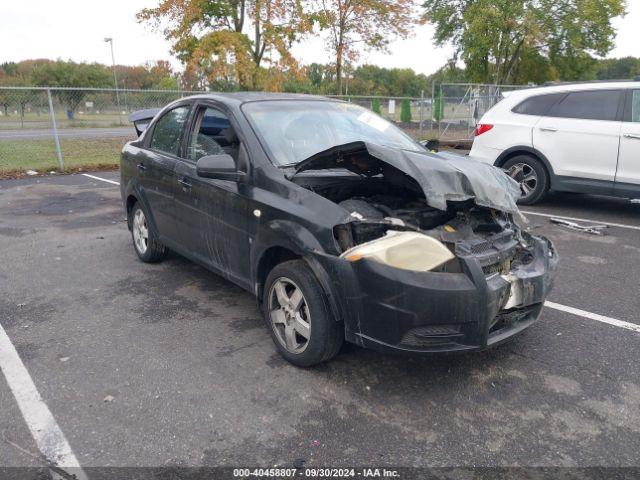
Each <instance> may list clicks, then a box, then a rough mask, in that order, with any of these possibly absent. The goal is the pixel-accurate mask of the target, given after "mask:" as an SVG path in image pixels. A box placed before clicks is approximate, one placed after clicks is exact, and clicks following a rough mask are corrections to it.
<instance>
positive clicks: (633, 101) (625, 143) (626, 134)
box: [615, 89, 640, 197]
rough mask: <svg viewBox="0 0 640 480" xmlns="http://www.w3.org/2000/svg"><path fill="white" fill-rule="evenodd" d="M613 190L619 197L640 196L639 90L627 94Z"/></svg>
mask: <svg viewBox="0 0 640 480" xmlns="http://www.w3.org/2000/svg"><path fill="white" fill-rule="evenodd" d="M615 189H616V193H617V194H619V195H628V196H632V197H635V196H640V89H634V90H629V91H628V92H627V96H626V101H625V114H624V119H623V122H622V128H621V136H620V155H619V158H618V171H617V172H616V186H615Z"/></svg>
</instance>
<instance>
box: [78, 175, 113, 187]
mask: <svg viewBox="0 0 640 480" xmlns="http://www.w3.org/2000/svg"><path fill="white" fill-rule="evenodd" d="M82 175H84V176H85V177H89V178H93V179H94V180H100V181H101V182H106V183H110V184H112V185H120V182H116V181H115V180H109V179H108V178H102V177H96V176H95V175H89V174H88V173H83V174H82Z"/></svg>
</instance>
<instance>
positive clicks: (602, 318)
mask: <svg viewBox="0 0 640 480" xmlns="http://www.w3.org/2000/svg"><path fill="white" fill-rule="evenodd" d="M83 175H84V176H85V177H89V178H93V179H95V180H101V181H103V182H107V183H113V184H114V185H120V183H118V182H115V181H113V180H108V179H106V178H100V177H96V176H94V175H89V174H88V173H83ZM522 213H525V214H527V215H540V216H543V217H554V218H564V219H567V220H573V221H578V222H594V220H586V219H584V218H573V217H561V216H559V215H549V214H546V213H537V212H525V211H523V212H522ZM598 223H605V224H606V225H611V226H612V227H620V228H631V229H633V230H640V227H636V226H633V225H622V224H619V223H609V222H598ZM544 304H545V306H546V307H549V308H553V309H555V310H561V311H563V312H567V313H571V314H573V315H578V316H580V317H584V318H588V319H590V320H596V321H598V322H603V323H607V324H609V325H613V326H615V327H621V328H626V329H627V330H633V331H634V332H640V325H636V324H635V323H629V322H624V321H622V320H617V319H615V318H610V317H605V316H604V315H599V314H597V313H591V312H587V311H585V310H580V309H578V308H573V307H568V306H566V305H561V304H559V303H554V302H548V301H547V302H545V303H544Z"/></svg>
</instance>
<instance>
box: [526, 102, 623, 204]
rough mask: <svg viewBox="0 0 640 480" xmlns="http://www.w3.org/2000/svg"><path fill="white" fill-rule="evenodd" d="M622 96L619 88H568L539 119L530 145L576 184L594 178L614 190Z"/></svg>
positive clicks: (602, 185)
mask: <svg viewBox="0 0 640 480" xmlns="http://www.w3.org/2000/svg"><path fill="white" fill-rule="evenodd" d="M621 98H622V91H620V90H593V91H577V92H571V93H569V94H568V95H567V96H566V97H564V98H563V99H562V100H561V101H560V102H558V103H557V104H556V105H555V106H554V107H553V108H552V109H551V111H550V112H549V113H548V114H547V116H544V117H542V118H541V119H540V120H539V121H538V123H537V124H536V126H535V127H534V129H533V146H534V147H535V148H536V149H538V150H539V151H540V152H542V153H543V154H544V155H545V156H546V157H547V159H548V160H549V163H550V164H551V167H552V168H553V171H554V172H555V174H556V175H558V176H562V177H569V179H570V181H571V179H575V183H576V186H579V184H580V183H581V182H585V181H593V180H595V181H596V182H595V185H600V186H601V187H602V188H603V189H604V190H606V189H609V190H610V191H609V192H608V193H611V192H612V191H613V182H614V180H615V174H616V164H617V159H618V144H619V140H620V121H619V120H618V119H619V111H620V110H619V109H621V108H622V102H621ZM592 186H593V182H592ZM604 190H603V192H602V193H607V192H606V191H604Z"/></svg>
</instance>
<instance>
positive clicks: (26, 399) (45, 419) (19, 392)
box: [0, 325, 86, 478]
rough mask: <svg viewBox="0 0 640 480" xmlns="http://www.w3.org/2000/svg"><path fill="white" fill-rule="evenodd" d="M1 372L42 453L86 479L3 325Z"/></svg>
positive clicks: (0, 356) (1, 332)
mask: <svg viewBox="0 0 640 480" xmlns="http://www.w3.org/2000/svg"><path fill="white" fill-rule="evenodd" d="M0 370H2V373H4V377H5V378H6V379H7V384H8V385H9V388H10V389H11V392H12V393H13V396H14V397H15V399H16V402H17V404H18V407H19V408H20V411H21V412H22V416H23V417H24V420H25V422H26V423H27V426H28V427H29V430H30V431H31V435H32V436H33V438H34V440H35V442H36V444H37V445H38V448H39V449H40V452H41V453H42V454H43V455H44V457H45V458H46V459H47V460H48V461H49V462H51V464H52V465H55V466H57V467H60V468H73V469H74V470H76V469H77V470H76V471H75V472H74V473H76V476H77V477H78V478H86V475H85V474H84V472H82V470H81V469H80V463H79V462H78V459H77V458H76V456H75V455H74V453H73V451H72V450H71V446H70V445H69V443H68V442H67V439H66V438H65V436H64V434H63V433H62V430H60V427H58V424H57V423H56V420H55V418H53V415H52V414H51V411H50V410H49V407H47V404H46V403H44V401H43V400H42V397H41V396H40V393H39V392H38V390H37V389H36V386H35V385H34V383H33V380H32V379H31V376H30V375H29V372H28V371H27V369H26V367H25V366H24V363H22V360H21V359H20V356H19V355H18V352H17V351H16V349H15V347H14V346H13V344H12V343H11V340H10V339H9V336H8V335H7V333H6V332H5V331H4V328H2V325H0ZM78 473H79V474H78Z"/></svg>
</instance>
